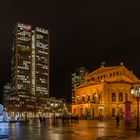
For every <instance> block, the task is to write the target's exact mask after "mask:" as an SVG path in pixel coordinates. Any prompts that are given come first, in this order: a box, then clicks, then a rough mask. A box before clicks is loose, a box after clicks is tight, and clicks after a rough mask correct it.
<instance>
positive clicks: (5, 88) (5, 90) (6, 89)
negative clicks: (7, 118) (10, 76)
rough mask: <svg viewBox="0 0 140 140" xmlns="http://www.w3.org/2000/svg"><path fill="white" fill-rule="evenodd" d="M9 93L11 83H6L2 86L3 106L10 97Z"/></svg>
mask: <svg viewBox="0 0 140 140" xmlns="http://www.w3.org/2000/svg"><path fill="white" fill-rule="evenodd" d="M10 93H11V83H6V84H5V85H4V86H3V105H4V107H5V106H7V104H6V103H8V102H7V101H8V100H9V98H10Z"/></svg>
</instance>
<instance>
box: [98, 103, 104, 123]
mask: <svg viewBox="0 0 140 140" xmlns="http://www.w3.org/2000/svg"><path fill="white" fill-rule="evenodd" d="M98 109H99V120H100V121H101V120H102V110H103V109H104V106H103V105H102V104H99V105H98Z"/></svg>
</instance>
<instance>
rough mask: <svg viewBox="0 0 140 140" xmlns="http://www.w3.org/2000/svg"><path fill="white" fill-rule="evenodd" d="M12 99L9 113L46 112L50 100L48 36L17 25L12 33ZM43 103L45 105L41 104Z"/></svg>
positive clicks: (42, 31)
mask: <svg viewBox="0 0 140 140" xmlns="http://www.w3.org/2000/svg"><path fill="white" fill-rule="evenodd" d="M11 64H12V67H11V73H12V74H11V79H12V85H11V95H10V99H9V101H8V103H9V105H8V106H7V110H10V111H14V112H25V113H27V112H28V113H29V112H32V113H33V112H34V113H36V112H38V111H39V110H40V109H43V110H45V108H46V106H47V105H46V101H44V100H45V99H47V98H48V97H49V32H48V30H47V29H44V28H39V27H34V26H32V25H27V24H22V23H17V24H16V25H15V27H14V32H13V47H12V60H11ZM40 102H42V103H41V104H40Z"/></svg>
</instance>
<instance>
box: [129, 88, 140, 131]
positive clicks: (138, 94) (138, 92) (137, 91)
mask: <svg viewBox="0 0 140 140" xmlns="http://www.w3.org/2000/svg"><path fill="white" fill-rule="evenodd" d="M131 95H132V97H133V98H135V99H136V100H137V124H136V130H140V126H139V99H140V87H133V86H132V88H131Z"/></svg>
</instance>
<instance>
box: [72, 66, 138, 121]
mask: <svg viewBox="0 0 140 140" xmlns="http://www.w3.org/2000/svg"><path fill="white" fill-rule="evenodd" d="M72 78H73V94H72V114H74V115H78V116H79V118H83V119H94V118H99V117H103V118H112V117H115V116H116V115H120V116H121V117H124V116H125V114H126V113H127V112H129V116H131V118H132V117H135V116H136V114H137V108H136V106H137V105H136V100H135V99H134V98H132V95H131V94H130V89H131V87H132V85H133V86H138V85H139V84H140V80H139V79H138V78H137V77H136V76H135V75H134V74H133V72H131V71H129V70H128V69H127V68H126V67H125V66H124V65H123V64H121V65H119V66H113V67H105V66H101V67H99V68H98V69H97V70H95V71H93V72H91V73H84V76H83V78H79V77H78V76H77V75H76V73H75V74H73V77H72ZM78 78H79V79H82V82H77V81H78ZM127 105H128V106H129V107H127ZM128 108H129V111H128ZM126 109H127V110H126ZM126 111H127V112H126Z"/></svg>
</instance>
